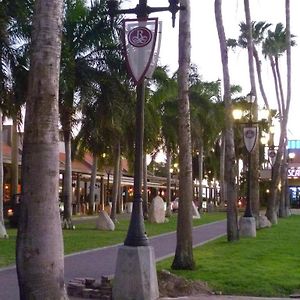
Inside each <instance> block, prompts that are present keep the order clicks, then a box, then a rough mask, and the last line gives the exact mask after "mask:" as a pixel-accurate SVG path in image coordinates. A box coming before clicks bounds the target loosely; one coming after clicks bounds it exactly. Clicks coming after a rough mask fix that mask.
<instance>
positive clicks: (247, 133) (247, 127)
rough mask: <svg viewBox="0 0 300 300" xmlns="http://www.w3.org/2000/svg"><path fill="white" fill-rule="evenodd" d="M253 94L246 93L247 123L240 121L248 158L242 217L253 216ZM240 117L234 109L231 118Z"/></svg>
mask: <svg viewBox="0 0 300 300" xmlns="http://www.w3.org/2000/svg"><path fill="white" fill-rule="evenodd" d="M255 98H256V97H255V96H254V95H252V94H251V93H250V94H248V95H247V100H248V102H249V103H250V111H249V120H248V122H247V123H240V124H242V125H244V127H243V136H244V144H245V147H246V149H247V160H248V170H247V197H246V199H247V201H246V209H245V213H244V217H248V218H249V217H250V218H251V217H253V215H252V209H251V179H252V177H251V175H252V174H251V172H252V170H251V158H252V150H253V149H254V147H255V145H256V141H257V136H258V126H257V124H258V122H253V121H252V105H253V103H254V101H255ZM241 117H242V112H241V111H234V112H233V118H234V119H236V120H238V119H240V118H241Z"/></svg>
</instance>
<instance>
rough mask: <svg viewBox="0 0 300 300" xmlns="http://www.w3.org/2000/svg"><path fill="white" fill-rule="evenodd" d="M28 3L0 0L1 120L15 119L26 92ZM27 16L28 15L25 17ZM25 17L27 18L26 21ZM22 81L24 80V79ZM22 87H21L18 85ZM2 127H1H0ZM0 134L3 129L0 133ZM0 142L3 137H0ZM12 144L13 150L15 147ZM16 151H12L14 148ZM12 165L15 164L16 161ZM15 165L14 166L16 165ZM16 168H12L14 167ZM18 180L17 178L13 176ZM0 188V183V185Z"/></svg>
mask: <svg viewBox="0 0 300 300" xmlns="http://www.w3.org/2000/svg"><path fill="white" fill-rule="evenodd" d="M29 7H30V5H29V3H28V1H24V2H22V3H18V2H16V1H10V2H8V1H2V2H1V3H0V18H1V24H0V32H1V34H0V86H1V88H0V100H1V109H0V110H1V124H2V116H3V115H4V116H5V115H6V116H13V117H14V120H16V117H17V116H19V115H20V103H18V101H19V99H20V97H19V95H20V91H21V90H22V92H23V100H22V103H24V101H25V100H24V98H25V97H24V95H25V94H26V88H24V84H21V83H22V80H20V78H21V76H20V74H23V73H24V72H20V70H21V69H23V70H24V68H23V65H25V66H26V63H24V64H22V63H21V62H20V60H21V59H24V58H25V59H26V55H24V53H26V51H24V49H26V47H24V46H23V44H24V42H25V40H26V37H27V36H26V34H25V32H28V30H27V31H26V30H25V28H26V27H27V26H28V19H29V15H30V14H29V10H30V9H29ZM27 18H28V19H27ZM25 19H26V21H25ZM23 83H24V81H23ZM20 87H21V89H20ZM1 128H2V127H1ZM1 135H2V133H1ZM1 142H2V138H1ZM15 149H16V147H14V149H13V150H15ZM0 152H1V154H0V156H1V157H2V147H1V148H0ZM13 153H15V151H13ZM0 164H1V166H0V169H1V170H0V181H1V182H2V183H3V164H2V159H1V162H0ZM15 165H16V166H17V167H18V164H17V162H16V163H15ZM17 167H16V168H17ZM16 168H15V169H16ZM12 175H13V174H12ZM12 178H14V179H15V178H17V174H15V176H12ZM14 182H17V180H14ZM1 188H2V185H1ZM13 191H15V192H16V184H15V185H14V189H13ZM0 231H1V233H0V237H6V236H7V234H6V230H5V227H4V222H3V193H2V192H1V193H0Z"/></svg>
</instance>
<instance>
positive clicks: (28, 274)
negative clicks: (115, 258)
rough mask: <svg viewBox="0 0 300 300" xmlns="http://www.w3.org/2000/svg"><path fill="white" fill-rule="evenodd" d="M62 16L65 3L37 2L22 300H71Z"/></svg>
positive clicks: (20, 245)
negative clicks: (62, 163)
mask: <svg viewBox="0 0 300 300" xmlns="http://www.w3.org/2000/svg"><path fill="white" fill-rule="evenodd" d="M62 14H63V1H60V0H53V1H50V2H49V1H45V0H37V1H36V2H35V13H34V18H33V23H32V25H33V31H32V47H31V57H30V58H31V59H30V61H31V67H30V75H29V85H28V86H29V87H28V99H27V110H26V118H25V132H24V147H23V156H22V188H23V189H22V201H21V207H20V219H19V227H18V234H17V258H16V263H17V274H18V281H19V289H20V298H21V299H37V298H39V299H67V294H66V290H65V286H64V261H63V258H64V257H63V255H64V253H63V252H64V251H63V241H62V231H61V226H60V216H59V208H58V198H57V196H58V190H59V189H58V178H59V176H58V175H59V165H58V161H59V160H58V151H59V147H58V143H59V134H58V82H59V63H60V50H61V28H62ZM45 286H47V288H45Z"/></svg>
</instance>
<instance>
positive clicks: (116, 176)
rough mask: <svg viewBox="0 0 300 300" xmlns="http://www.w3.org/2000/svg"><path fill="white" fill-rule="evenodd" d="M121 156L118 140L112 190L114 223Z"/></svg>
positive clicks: (112, 217) (111, 216)
mask: <svg viewBox="0 0 300 300" xmlns="http://www.w3.org/2000/svg"><path fill="white" fill-rule="evenodd" d="M120 158H121V146H120V142H117V144H116V146H115V157H114V160H115V165H114V182H113V190H112V207H111V213H110V218H111V219H112V221H113V222H114V223H116V221H117V217H116V214H117V201H118V195H119V178H120Z"/></svg>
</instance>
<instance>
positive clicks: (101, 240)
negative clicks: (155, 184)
mask: <svg viewBox="0 0 300 300" xmlns="http://www.w3.org/2000/svg"><path fill="white" fill-rule="evenodd" d="M224 218H225V213H206V214H203V215H202V217H201V219H195V220H193V224H194V226H197V225H201V224H205V223H210V222H214V221H217V220H220V219H224ZM176 222H177V218H176V215H173V216H172V217H171V218H170V219H169V222H168V223H164V224H150V223H148V222H145V229H146V232H147V235H148V236H153V235H158V234H161V233H165V232H170V231H175V230H176ZM95 224H96V221H95V220H92V221H91V220H89V221H87V222H84V223H82V224H77V225H76V230H64V231H63V236H64V248H65V254H70V253H74V252H78V251H83V250H88V249H94V248H99V247H104V246H109V245H114V244H118V243H123V242H124V240H125V237H126V234H127V229H128V224H129V220H124V219H120V221H119V223H118V224H117V225H116V229H115V230H114V231H99V230H96V228H95ZM7 231H8V234H9V239H8V240H3V239H0V267H5V266H8V265H11V264H14V263H15V243H16V229H9V228H8V230H7Z"/></svg>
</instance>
